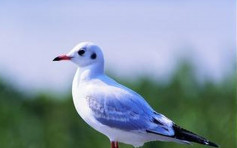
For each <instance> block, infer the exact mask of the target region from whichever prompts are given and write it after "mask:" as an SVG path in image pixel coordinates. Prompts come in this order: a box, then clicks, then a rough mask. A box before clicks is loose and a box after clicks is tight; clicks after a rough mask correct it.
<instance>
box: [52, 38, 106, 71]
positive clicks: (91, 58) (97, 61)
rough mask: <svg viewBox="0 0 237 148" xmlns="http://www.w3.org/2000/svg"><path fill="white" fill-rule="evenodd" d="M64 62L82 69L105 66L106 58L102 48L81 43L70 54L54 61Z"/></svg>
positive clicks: (89, 43) (92, 44)
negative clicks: (69, 62)
mask: <svg viewBox="0 0 237 148" xmlns="http://www.w3.org/2000/svg"><path fill="white" fill-rule="evenodd" d="M62 60H69V61H72V62H73V63H75V64H76V65H77V66H78V67H80V68H84V67H88V66H93V65H101V66H103V65H104V57H103V53H102V51H101V49H100V47H99V46H97V45H95V44H94V43H91V42H82V43H79V44H78V45H76V46H75V47H74V48H73V49H72V50H71V51H70V52H69V53H67V54H65V55H61V56H58V57H56V58H54V59H53V61H62Z"/></svg>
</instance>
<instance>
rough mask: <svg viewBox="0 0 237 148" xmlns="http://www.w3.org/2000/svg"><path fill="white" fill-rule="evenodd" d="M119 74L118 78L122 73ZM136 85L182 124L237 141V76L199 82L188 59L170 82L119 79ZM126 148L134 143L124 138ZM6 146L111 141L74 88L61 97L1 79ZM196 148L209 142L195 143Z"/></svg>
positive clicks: (53, 147) (1, 136)
mask: <svg viewBox="0 0 237 148" xmlns="http://www.w3.org/2000/svg"><path fill="white" fill-rule="evenodd" d="M117 80H118V79H117ZM119 81H120V82H122V84H124V85H127V86H129V87H130V88H132V89H134V90H135V91H137V92H138V93H140V94H141V95H142V96H144V97H145V98H146V100H147V101H148V102H149V104H151V106H152V107H153V108H154V109H155V110H157V111H158V112H161V113H163V114H165V115H166V116H167V117H169V118H170V119H172V120H173V121H174V122H176V123H177V124H178V125H180V126H182V127H185V128H186V129H189V130H191V131H193V132H195V133H198V134H200V135H202V136H204V137H207V138H208V139H210V140H212V141H214V142H216V143H217V144H219V145H220V146H221V147H222V148H235V147H236V146H237V145H236V138H237V134H236V131H237V129H236V105H237V104H236V92H235V90H236V83H235V82H236V76H235V75H234V74H233V75H230V76H229V77H227V78H226V79H225V80H224V81H223V82H221V83H219V84H213V83H211V82H205V83H204V84H199V83H198V82H197V81H196V80H195V78H194V76H193V72H192V68H191V67H190V66H188V64H183V65H180V66H179V68H178V69H177V71H176V73H175V75H174V76H173V77H172V79H171V81H170V82H169V83H168V84H159V83H157V82H156V81H153V80H152V79H149V78H147V77H145V76H144V77H141V78H139V79H137V81H135V82H131V83H130V81H128V80H119ZM120 146H121V147H122V148H126V147H132V146H129V145H124V144H120ZM0 147H1V148H65V147H67V148H74V147H82V148H90V147H104V148H105V147H110V143H109V140H108V139H107V138H106V137H105V136H103V135H102V134H100V133H98V132H96V131H95V130H94V129H92V128H91V127H89V126H88V125H87V124H86V123H85V122H84V121H83V120H82V119H81V118H80V117H79V116H78V114H77V112H76V110H75V108H74V106H73V102H72V98H71V93H70V91H69V92H68V95H67V96H66V97H65V98H63V99H60V100H58V99H57V97H56V96H54V95H52V94H51V95H50V94H47V93H41V94H38V95H36V96H29V95H25V94H24V93H22V92H20V91H18V90H17V89H15V88H14V87H13V86H11V85H9V84H7V83H6V82H5V81H3V80H2V79H1V80H0ZM153 147H159V148H165V147H169V148H185V147H187V148H188V147H190V146H189V145H179V144H176V143H166V142H149V143H147V144H145V145H144V148H153ZM192 147H193V148H199V147H200V148H201V147H204V146H202V145H198V144H194V145H193V146H192Z"/></svg>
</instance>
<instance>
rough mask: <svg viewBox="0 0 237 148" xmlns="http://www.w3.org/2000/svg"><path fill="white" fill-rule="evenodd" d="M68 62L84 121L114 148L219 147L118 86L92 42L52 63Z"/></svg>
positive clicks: (76, 106) (79, 111)
mask: <svg viewBox="0 0 237 148" xmlns="http://www.w3.org/2000/svg"><path fill="white" fill-rule="evenodd" d="M61 60H68V61H71V62H73V63H74V64H76V66H77V71H76V74H75V76H74V79H73V83H72V96H73V103H74V106H75V108H76V110H77V112H78V114H79V115H80V116H81V118H82V119H83V120H84V121H85V122H86V123H87V124H89V125H90V126H91V127H93V128H94V129H95V130H97V131H98V132H100V133H102V134H104V135H106V136H107V137H108V138H109V140H110V143H111V148H118V147H119V144H118V142H121V143H125V144H130V145H133V146H134V147H141V146H143V145H144V143H146V142H149V141H168V142H177V143H181V144H191V143H192V142H194V143H199V144H203V145H208V146H213V147H218V145H217V144H215V143H214V142H211V141H209V140H207V139H206V138H203V137H201V136H199V135H197V134H195V133H193V132H190V131H188V130H186V129H184V128H182V127H180V126H178V125H176V124H175V123H174V122H173V121H171V120H170V119H168V118H167V117H166V116H164V115H162V114H160V113H158V112H156V111H155V110H154V109H152V107H151V106H150V105H149V104H148V103H147V102H146V101H145V99H144V98H143V97H142V96H141V95H139V94H138V93H136V92H135V91H133V90H131V89H129V88H127V87H125V86H123V85H122V84H119V83H118V82H116V81H115V80H113V79H112V78H110V77H108V76H107V75H106V74H105V73H104V56H103V53H102V50H101V48H100V47H99V46H97V45H96V44H94V43H92V42H82V43H79V44H78V45H76V46H75V47H74V48H73V49H72V50H71V51H70V52H69V53H68V54H65V55H61V56H58V57H56V58H55V59H53V61H61Z"/></svg>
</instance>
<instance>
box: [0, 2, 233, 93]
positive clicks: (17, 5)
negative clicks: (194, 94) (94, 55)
mask: <svg viewBox="0 0 237 148" xmlns="http://www.w3.org/2000/svg"><path fill="white" fill-rule="evenodd" d="M235 6H236V4H235V1H234V0H216V1H212V0H205V1H204V0H196V1H187V0H181V1H174V0H169V1H155V0H153V1H133V0H130V1H124V0H122V1H119V2H117V1H106V0H104V1H100V2H99V1H70V2H68V1H65V0H62V1H56V0H53V1H26V0H25V1H24V0H23V1H0V73H1V75H3V76H4V78H6V79H8V80H9V81H11V82H12V83H16V84H17V86H21V87H23V88H26V89H32V90H37V89H41V90H48V89H49V90H57V91H59V90H62V89H64V88H70V85H71V80H72V78H73V75H74V72H75V69H76V67H75V66H74V65H73V64H71V63H54V62H52V59H53V58H54V57H55V56H57V55H59V54H62V53H67V52H68V51H69V50H70V49H71V48H72V47H73V46H74V45H76V44H77V43H79V42H81V41H92V42H95V43H96V44H98V45H99V46H101V47H102V49H103V51H104V55H105V62H106V69H107V70H110V71H111V72H112V73H113V74H115V75H116V76H118V77H126V78H134V77H137V76H141V75H144V74H145V75H148V76H151V77H152V78H155V79H158V80H163V79H167V78H169V77H170V76H171V75H172V74H173V71H175V69H176V68H177V65H178V63H179V61H180V60H181V59H183V58H185V59H188V60H190V62H191V63H192V64H193V66H194V67H195V72H196V75H197V78H198V79H199V80H200V81H204V80H206V79H208V80H213V81H215V82H218V81H221V80H222V79H223V78H224V77H225V76H226V75H228V74H230V73H231V72H233V71H234V68H235V67H234V66H235V65H234V63H235V41H236V38H235V34H236V30H235V25H236V24H235V21H236V20H235V18H236V14H235V13H236V12H235V11H236V10H235V9H236V8H235ZM134 75H135V76H134Z"/></svg>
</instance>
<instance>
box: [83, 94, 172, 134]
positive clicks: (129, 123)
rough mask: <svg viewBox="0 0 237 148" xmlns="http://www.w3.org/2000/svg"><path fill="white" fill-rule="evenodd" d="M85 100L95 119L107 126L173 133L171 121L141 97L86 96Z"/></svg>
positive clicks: (129, 129) (127, 129)
mask: <svg viewBox="0 0 237 148" xmlns="http://www.w3.org/2000/svg"><path fill="white" fill-rule="evenodd" d="M135 97H139V96H135ZM87 101H88V103H89V107H90V109H91V110H92V112H93V115H94V117H95V119H96V120H97V121H99V122H100V123H102V124H104V125H107V126H109V127H112V128H117V129H120V130H126V131H139V132H142V131H143V132H147V131H149V132H151V131H152V132H154V133H158V134H161V135H166V136H172V135H174V131H173V128H172V125H171V124H173V123H172V121H170V120H169V119H168V118H166V117H165V116H163V115H161V114H158V113H156V112H154V110H153V109H152V108H151V107H150V106H149V105H148V104H147V103H146V102H145V100H143V99H142V98H141V99H140V98H136V99H134V98H123V99H118V98H116V97H115V98H109V97H102V98H94V97H87Z"/></svg>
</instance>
